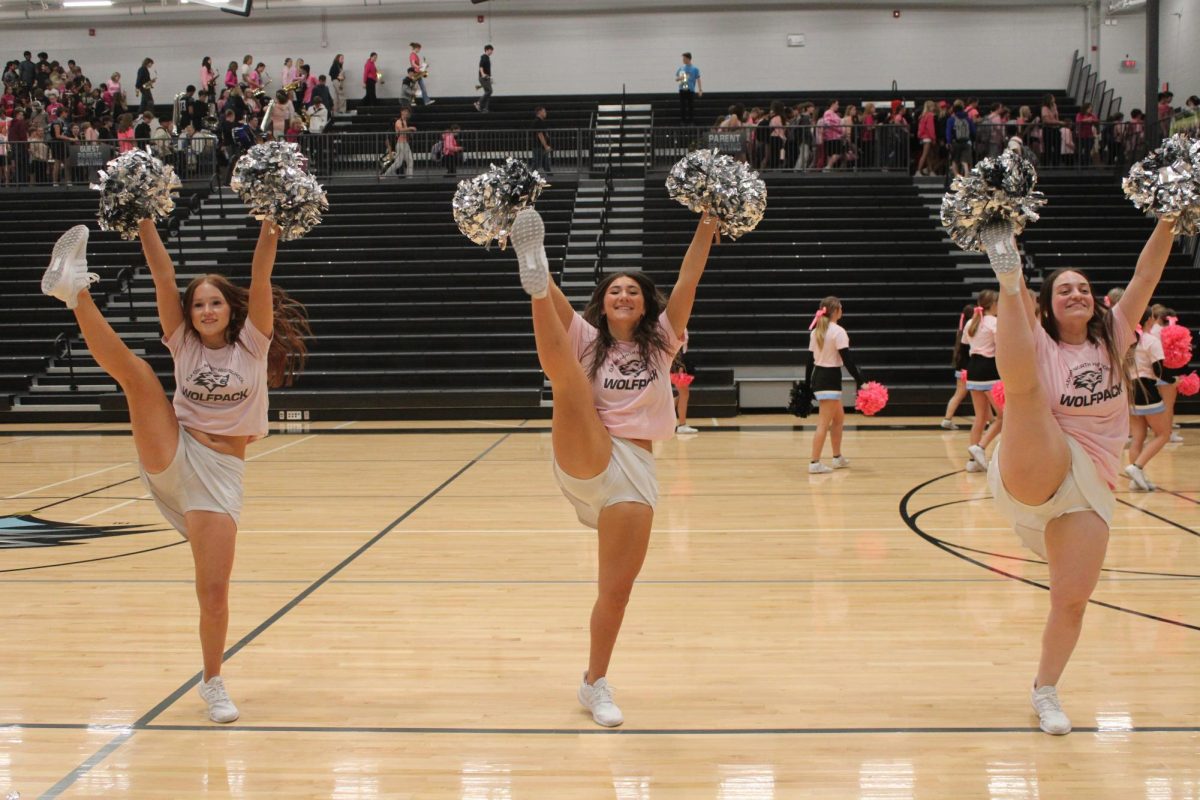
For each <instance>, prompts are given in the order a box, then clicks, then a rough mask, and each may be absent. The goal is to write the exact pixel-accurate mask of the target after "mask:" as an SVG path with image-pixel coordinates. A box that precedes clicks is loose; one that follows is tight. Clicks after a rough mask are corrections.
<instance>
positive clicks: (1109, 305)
mask: <svg viewBox="0 0 1200 800" xmlns="http://www.w3.org/2000/svg"><path fill="white" fill-rule="evenodd" d="M1104 307H1105V308H1112V298H1111V297H1109V296H1108V295H1104Z"/></svg>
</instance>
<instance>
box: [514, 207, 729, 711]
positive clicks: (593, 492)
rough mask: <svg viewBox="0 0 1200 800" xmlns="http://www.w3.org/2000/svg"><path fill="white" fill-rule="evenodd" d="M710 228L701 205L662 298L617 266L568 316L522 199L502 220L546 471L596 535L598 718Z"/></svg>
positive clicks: (593, 679) (646, 523) (590, 675)
mask: <svg viewBox="0 0 1200 800" xmlns="http://www.w3.org/2000/svg"><path fill="white" fill-rule="evenodd" d="M717 231H718V228H717V224H716V220H715V219H714V218H713V217H711V216H709V215H708V214H707V213H705V214H702V215H701V217H700V222H699V224H698V225H697V226H696V233H695V235H694V236H693V237H692V242H691V245H690V246H689V247H688V250H687V253H686V254H685V255H684V257H683V263H682V265H681V266H680V268H679V276H678V277H677V278H676V280H675V285H674V287H673V288H672V290H671V297H670V299H669V300H665V299H664V298H663V296H662V294H661V293H660V292H659V291H658V289H657V288H656V287H655V285H654V282H653V281H651V280H650V278H649V277H647V276H646V275H645V273H642V272H617V273H612V274H610V275H608V276H607V277H606V278H605V279H604V280H603V281H601V282H600V284H599V285H598V286H596V289H595V291H594V292H593V293H592V297H591V300H590V301H589V302H588V304H587V307H586V308H585V309H584V312H583V314H578V313H576V312H575V310H574V309H573V308H572V307H571V303H570V301H569V300H567V298H566V296H565V295H564V294H563V293H562V291H561V290H560V289H559V288H558V286H556V285H555V283H554V281H552V280H550V270H549V263H548V262H547V259H546V251H545V249H544V247H543V241H544V239H545V227H544V225H543V223H542V218H541V217H540V216H539V215H538V213H537V211H535V210H534V209H532V208H527V209H524V210H522V211H521V212H520V213H519V214H518V215H517V218H516V220H515V221H514V222H513V225H512V244H513V249H514V250H515V251H516V254H517V263H518V266H519V272H520V276H521V286H522V288H524V289H525V291H526V293H527V294H529V295H530V296H531V297H532V298H533V300H532V308H531V311H532V315H533V333H534V338H535V340H536V343H537V352H538V360H539V361H540V363H541V366H542V369H543V370H544V371H545V373H546V376H547V377H548V378H549V379H550V383H551V386H552V387H553V391H554V414H553V419H552V421H551V429H550V436H551V443H552V446H553V450H554V475H555V477H556V478H557V480H558V484H559V486H560V488H561V489H562V491H563V494H564V495H566V497H567V499H568V500H570V501H571V504H572V505H573V506H574V507H575V513H576V515H577V516H578V518H579V521H580V522H581V523H583V524H584V525H586V526H588V527H589V528H595V529H596V530H597V534H598V537H599V561H600V568H599V580H598V584H599V592H598V597H597V598H596V603H595V605H594V606H593V608H592V617H591V649H590V654H589V658H588V667H587V670H586V671H585V672H584V673H583V682H582V684H581V685H580V687H579V691H578V698H579V702H580V703H581V704H582V705H583V706H584V708H586V709H587V710H588V711H589V712H590V713H591V715H592V719H593V721H595V722H596V723H597V724H598V725H603V726H605V727H613V726H616V725H620V724H621V723H622V722H623V721H624V718H623V716H622V714H621V710H620V709H619V708H618V707H617V705H616V704H615V703H614V702H613V698H612V689H611V687H609V685H608V680H607V677H606V676H607V674H608V667H609V661H610V660H611V658H612V652H613V647H614V646H615V645H616V641H617V634H618V632H619V631H620V629H621V621H622V619H623V618H624V616H625V607H626V604H627V603H628V602H629V595H630V592H631V591H632V590H633V583H634V580H635V579H636V578H637V576H638V572H640V571H641V568H642V563H643V562H644V561H645V558H646V550H647V547H648V546H649V543H650V528H651V524H652V523H653V521H654V506H655V503H656V502H657V500H658V482H657V479H656V477H655V467H654V455H653V451H652V448H651V443H652V442H655V441H662V440H665V439H670V438H671V437H672V436H673V435H674V432H675V409H674V407H673V404H672V402H671V381H670V373H671V363H672V361H673V360H674V357H675V354H676V353H677V352H678V351H679V348H680V347H681V346H682V345H683V342H682V337H683V336H684V332H685V331H686V330H687V324H688V319H689V318H690V317H691V313H692V304H693V303H694V302H695V299H696V286H697V285H698V284H699V282H700V277H701V275H703V273H704V266H705V264H706V263H707V262H708V253H709V249H710V248H711V247H712V244H713V239H714V238H715V236H716V234H717Z"/></svg>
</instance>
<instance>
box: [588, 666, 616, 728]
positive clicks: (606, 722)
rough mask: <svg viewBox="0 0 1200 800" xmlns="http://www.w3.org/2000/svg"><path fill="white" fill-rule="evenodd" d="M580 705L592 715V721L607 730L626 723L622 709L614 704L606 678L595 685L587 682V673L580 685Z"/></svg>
mask: <svg viewBox="0 0 1200 800" xmlns="http://www.w3.org/2000/svg"><path fill="white" fill-rule="evenodd" d="M579 704H580V705H582V706H583V707H584V708H586V709H587V710H588V711H590V712H591V713H592V720H593V721H594V722H595V723H596V724H597V725H603V726H604V727H605V728H615V727H617V726H618V725H620V724H621V723H622V722H624V721H625V717H623V716H621V709H619V708H617V704H616V703H614V702H613V693H612V687H611V686H609V685H608V681H607V680H606V679H605V678H601V679H600V680H598V681H596V682H595V683H592V684H589V683H588V682H587V672H584V673H583V682H582V683H580V684H579Z"/></svg>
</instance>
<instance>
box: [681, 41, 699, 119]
mask: <svg viewBox="0 0 1200 800" xmlns="http://www.w3.org/2000/svg"><path fill="white" fill-rule="evenodd" d="M675 81H676V82H677V83H678V84H679V119H680V122H681V124H683V125H694V124H695V122H696V98H697V97H703V96H704V89H703V87H702V84H701V83H700V68H699V67H697V66H696V65H695V64H693V63H692V54H691V53H684V54H683V66H681V67H680V68H679V69H677V70H675Z"/></svg>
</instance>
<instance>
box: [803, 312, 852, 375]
mask: <svg viewBox="0 0 1200 800" xmlns="http://www.w3.org/2000/svg"><path fill="white" fill-rule="evenodd" d="M849 346H850V336H849V335H848V334H847V333H846V329H845V328H843V327H842V326H841V325H838V324H837V323H836V322H831V323H829V328H828V329H827V330H826V331H825V344H824V346H823V347H820V348H818V347H817V336H816V331H813V332H812V333H810V334H809V335H808V352H810V353H812V354H813V366H817V367H840V366H842V356H841V354H840V353H838V350H841V349H842V348H843V347H849Z"/></svg>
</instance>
